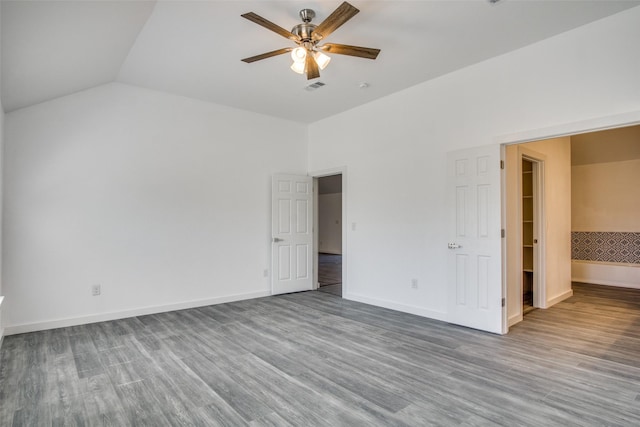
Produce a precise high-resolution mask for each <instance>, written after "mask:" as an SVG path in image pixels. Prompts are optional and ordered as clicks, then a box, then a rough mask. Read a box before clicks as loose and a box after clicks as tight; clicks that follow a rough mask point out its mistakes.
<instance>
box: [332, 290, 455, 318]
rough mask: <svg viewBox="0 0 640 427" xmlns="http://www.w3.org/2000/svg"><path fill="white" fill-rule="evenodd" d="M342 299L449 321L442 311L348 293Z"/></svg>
mask: <svg viewBox="0 0 640 427" xmlns="http://www.w3.org/2000/svg"><path fill="white" fill-rule="evenodd" d="M342 298H344V299H348V300H351V301H356V302H361V303H364V304H369V305H375V306H376V307H383V308H388V309H391V310H396V311H401V312H403V313H409V314H415V315H416V316H422V317H427V318H429V319H434V320H441V321H443V322H446V321H447V313H445V312H442V311H435V310H429V309H426V308H422V307H416V306H412V305H406V304H400V303H397V302H393V301H387V300H382V299H377V298H370V297H366V296H363V295H358V294H353V293H346V294H344V295H342Z"/></svg>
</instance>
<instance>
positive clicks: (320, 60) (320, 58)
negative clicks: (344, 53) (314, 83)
mask: <svg viewBox="0 0 640 427" xmlns="http://www.w3.org/2000/svg"><path fill="white" fill-rule="evenodd" d="M313 58H314V59H315V60H316V63H317V64H318V67H320V69H321V70H324V69H325V68H326V67H327V65H329V62H331V58H330V57H329V56H327V55H325V54H324V53H322V52H313Z"/></svg>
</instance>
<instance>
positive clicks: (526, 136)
mask: <svg viewBox="0 0 640 427" xmlns="http://www.w3.org/2000/svg"><path fill="white" fill-rule="evenodd" d="M636 125H640V110H637V111H629V112H626V113H621V114H615V115H609V116H600V117H594V118H591V119H588V120H582V121H577V122H568V123H562V124H559V125H555V126H550V127H544V128H538V129H530V130H527V131H523V132H517V133H509V134H503V135H498V136H496V137H495V138H494V142H495V143H496V144H500V145H501V146H502V150H504V149H505V147H506V146H507V145H512V144H522V143H525V142H534V141H540V140H543V139H551V138H559V137H564V136H572V135H577V134H580V133H587V132H597V131H601V130H607V129H616V128H622V127H628V126H636ZM502 153H503V156H502V158H503V159H504V151H502ZM520 167H522V165H520ZM520 179H521V178H520ZM505 181H506V176H505V174H504V173H503V174H502V202H501V203H502V207H501V211H502V225H503V229H505V230H506V218H507V212H508V206H507V198H506V197H505V189H506V182H505ZM520 191H522V190H520ZM503 240H504V239H503ZM505 245H506V242H503V248H504V247H505ZM502 265H503V268H502V271H503V276H502V282H503V283H502V290H503V293H502V295H503V298H505V299H507V292H506V289H507V283H506V281H507V275H506V270H507V268H508V266H509V264H508V262H507V251H506V250H503V251H502ZM505 311H506V312H507V313H508V310H505ZM507 317H508V315H505V316H504V318H503V333H505V334H506V333H508V332H509V325H508V319H507Z"/></svg>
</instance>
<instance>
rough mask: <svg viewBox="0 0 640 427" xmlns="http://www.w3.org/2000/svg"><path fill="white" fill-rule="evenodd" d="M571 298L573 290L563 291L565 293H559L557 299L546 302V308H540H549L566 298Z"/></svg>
mask: <svg viewBox="0 0 640 427" xmlns="http://www.w3.org/2000/svg"><path fill="white" fill-rule="evenodd" d="M571 296H573V289H569V290H568V291H565V292H563V293H561V294H560V295H558V296H557V297H553V298H551V299H550V300H549V301H547V306H546V307H542V308H549V307H551V306H553V305H556V304H557V303H559V302H560V301H564V300H566V299H567V298H569V297H571Z"/></svg>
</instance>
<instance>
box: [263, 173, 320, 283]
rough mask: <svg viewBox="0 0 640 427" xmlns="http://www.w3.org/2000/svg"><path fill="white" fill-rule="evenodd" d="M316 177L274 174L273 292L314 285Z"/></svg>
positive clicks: (272, 195) (272, 198) (272, 202)
mask: <svg viewBox="0 0 640 427" xmlns="http://www.w3.org/2000/svg"><path fill="white" fill-rule="evenodd" d="M312 201H313V178H311V177H309V176H298V175H274V176H273V181H272V193H271V206H272V225H271V233H272V238H273V243H272V246H271V272H272V274H271V293H272V294H274V295H275V294H284V293H288V292H299V291H309V290H311V289H312V285H313V272H312V270H311V266H312V260H313V258H312V256H313V251H312V247H313V229H312V224H313V209H312V203H313V202H312Z"/></svg>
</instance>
